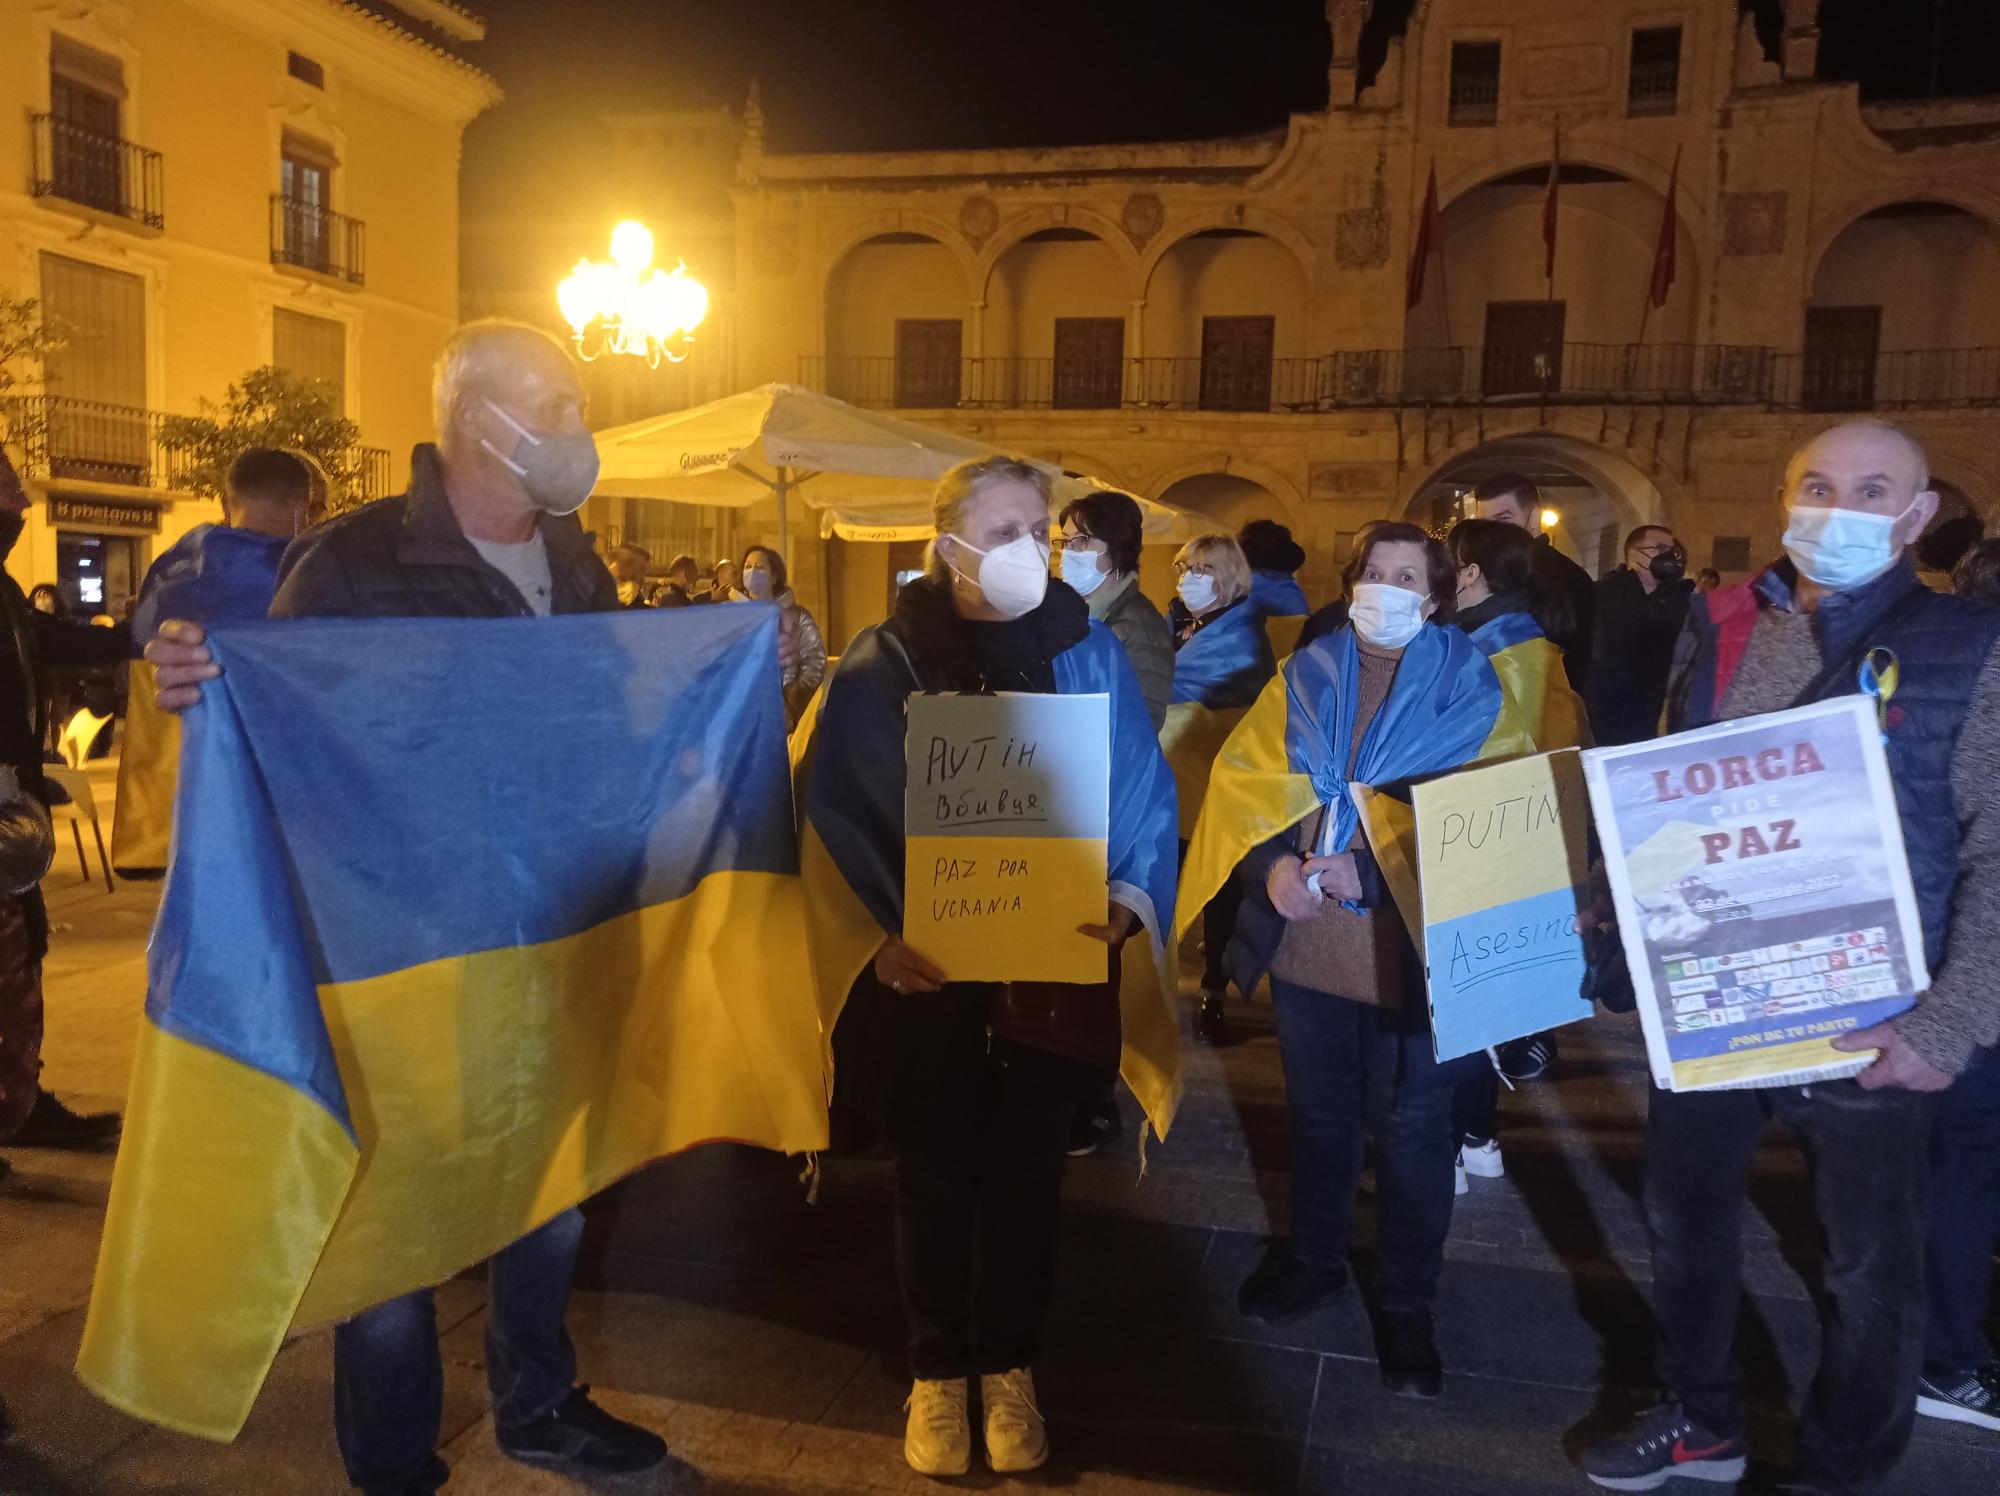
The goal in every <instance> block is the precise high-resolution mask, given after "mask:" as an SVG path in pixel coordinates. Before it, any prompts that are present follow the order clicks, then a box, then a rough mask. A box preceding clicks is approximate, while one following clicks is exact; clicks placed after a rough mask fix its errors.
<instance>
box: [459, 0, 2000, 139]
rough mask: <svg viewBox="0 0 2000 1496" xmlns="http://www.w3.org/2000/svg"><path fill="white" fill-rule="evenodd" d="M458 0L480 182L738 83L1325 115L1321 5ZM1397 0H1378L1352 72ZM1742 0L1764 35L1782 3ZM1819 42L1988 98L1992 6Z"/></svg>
mask: <svg viewBox="0 0 2000 1496" xmlns="http://www.w3.org/2000/svg"><path fill="white" fill-rule="evenodd" d="M468 3H469V4H470V5H471V7H472V8H473V9H475V10H476V11H478V12H479V13H480V14H482V15H484V16H486V17H487V18H488V20H489V22H490V39H489V40H488V41H487V42H486V43H484V44H483V45H481V46H478V47H474V48H471V49H469V52H468V55H470V56H472V57H473V58H474V60H476V61H478V62H479V63H480V64H481V65H482V66H483V67H485V68H486V69H487V70H488V71H490V72H491V73H493V74H494V75H495V76H496V77H497V78H499V80H500V82H501V83H502V85H503V86H505V88H506V89H507V91H508V94H509V102H508V103H507V104H506V105H505V106H503V107H502V108H501V109H499V110H497V111H495V112H494V113H493V114H491V115H489V116H488V117H487V118H486V119H485V120H482V121H480V122H479V123H478V124H476V125H475V126H474V127H473V132H472V134H471V136H470V137H469V138H468V143H467V153H468V165H469V167H470V168H471V169H472V170H474V171H475V172H477V171H479V170H481V169H482V168H483V167H485V166H487V165H488V164H489V163H490V162H491V159H492V158H493V157H494V156H496V155H501V154H504V151H505V147H506V141H507V138H508V136H509V135H510V134H511V133H512V132H513V131H515V130H520V129H530V128H533V126H534V123H535V121H536V120H537V119H538V118H546V117H547V116H548V115H549V114H550V113H552V112H553V113H563V114H572V113H574V112H576V111H579V110H583V111H588V110H592V109H602V108H616V107H653V108H660V107H667V108H671V107H683V106H693V105H701V104H721V105H728V106H730V107H732V108H733V107H738V106H740V105H741V103H742V101H743V95H744V90H745V87H746V86H747V84H748V82H749V79H750V78H751V76H752V75H753V74H755V75H756V76H757V77H759V78H760V79H761V80H762V86H763V99H764V108H765V115H766V120H767V131H768V136H767V138H768V140H769V143H770V146H771V148H772V149H774V150H780V151H800V150H856V149H884V148H895V147H933V148H943V147H952V146H1001V145H1020V146H1034V145H1061V144H1088V143H1096V142H1105V141H1121V140H1170V139H1191V138H1200V137H1204V136H1214V135H1228V134H1238V133H1245V132H1253V131H1260V130H1268V129H1272V128H1274V127H1277V126H1279V125H1282V124H1283V122H1284V120H1285V118H1286V116H1287V115H1288V114H1290V113H1292V112H1294V111H1300V110H1313V109H1319V108H1323V107H1324V106H1325V103H1326V61H1327V54H1328V50H1329V46H1330V43H1329V40H1328V35H1327V30H1326V23H1325V19H1324V11H1323V6H1322V0H1227V3H1216V0H1207V3H1202V4H1198V5H1180V6H1175V5H1167V4H1161V3H1159V0H1149V3H1140V0H1004V3H999V4H981V3H978V0H971V3H963V0H961V3H957V4H939V3H937V0H468ZM1411 3H1412V0H1382V3H1381V4H1379V5H1378V6H1377V14H1376V16H1375V17H1374V18H1373V19H1372V20H1371V22H1370V28H1371V33H1372V35H1369V36H1366V37H1364V48H1363V66H1364V69H1365V68H1366V67H1367V66H1368V65H1369V61H1370V54H1373V56H1374V57H1378V58H1379V55H1380V51H1381V47H1382V44H1383V38H1384V36H1385V35H1386V34H1387V32H1388V31H1389V30H1391V29H1398V30H1399V29H1400V27H1401V24H1402V20H1403V18H1404V17H1405V16H1406V15H1407V14H1408V11H1409V9H1410V6H1411ZM1574 3H1576V4H1578V5H1584V6H1588V5H1591V4H1594V3H1595V0H1574ZM1746 6H1747V7H1748V8H1754V9H1757V10H1759V11H1760V12H1761V13H1763V14H1762V16H1761V19H1762V20H1763V22H1764V23H1765V24H1766V25H1767V27H1774V26H1775V24H1776V21H1777V16H1778V12H1779V4H1778V0H1746ZM1190 16H1193V17H1195V19H1193V20H1189V19H1187V18H1188V17H1190ZM1934 27H1939V28H1941V29H1940V30H1938V31H1937V33H1936V35H1935V36H1934ZM1821 32H1822V37H1823V41H1822V47H1821V54H1820V62H1821V75H1822V76H1823V77H1827V78H1841V79H1851V78H1859V79H1860V80H1861V82H1862V85H1863V89H1864V92H1865V93H1866V94H1868V95H1869V96H1871V97H1912V96H1915V97H1921V96H1923V95H1926V94H1929V93H1931V92H1933V87H1932V83H1933V79H1932V62H1933V48H1934V41H1935V43H1936V46H1935V52H1936V57H1937V63H1938V75H1937V78H1936V85H1937V86H1936V90H1935V91H1936V92H1939V93H1943V94H1971V93H2000V0H1825V3H1824V6H1823V9H1822V13H1821ZM482 158H483V159H482Z"/></svg>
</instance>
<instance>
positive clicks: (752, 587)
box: [743, 566, 772, 602]
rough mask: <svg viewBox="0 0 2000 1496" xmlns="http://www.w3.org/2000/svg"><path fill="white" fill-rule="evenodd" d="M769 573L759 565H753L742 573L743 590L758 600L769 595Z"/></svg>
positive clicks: (770, 580)
mask: <svg viewBox="0 0 2000 1496" xmlns="http://www.w3.org/2000/svg"><path fill="white" fill-rule="evenodd" d="M771 582H772V576H771V573H769V572H768V571H766V570H764V568H763V567H761V566H753V567H751V568H750V569H749V570H748V571H746V572H744V573H743V590H744V591H745V592H747V593H749V594H750V596H751V597H753V598H755V599H756V600H757V601H758V602H763V601H764V599H766V598H767V597H769V596H770V595H771Z"/></svg>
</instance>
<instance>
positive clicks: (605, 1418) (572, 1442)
mask: <svg viewBox="0 0 2000 1496" xmlns="http://www.w3.org/2000/svg"><path fill="white" fill-rule="evenodd" d="M589 1392H590V1389H589V1388H588V1387H573V1388H571V1389H570V1394H569V1396H568V1397H567V1398H565V1399H564V1400H563V1401H562V1402H560V1403H558V1404H557V1405H556V1407H555V1408H554V1409H553V1410H552V1411H550V1412H548V1413H545V1414H543V1415H542V1416H541V1417H540V1418H537V1419H535V1420H534V1421H533V1422H530V1423H515V1424H507V1425H504V1426H502V1427H499V1428H496V1429H495V1430H494V1431H493V1436H494V1438H495V1439H496V1440H497V1441H498V1442H499V1445H500V1452H501V1453H502V1454H504V1455H506V1456H507V1458H508V1459H510V1460H519V1461H520V1462H521V1463H522V1464H524V1465H540V1466H542V1467H543V1468H544V1469H549V1470H559V1471H562V1472H564V1473H566V1474H569V1473H574V1472H577V1471H597V1472H600V1473H602V1474H605V1475H629V1474H630V1473H631V1472H633V1471H635V1470H650V1469H652V1467H653V1466H655V1465H657V1464H659V1463H660V1461H662V1460H664V1459H665V1458H666V1457H667V1441H666V1440H665V1439H662V1438H661V1437H660V1436H659V1435H658V1434H656V1433H653V1432H652V1431H651V1430H649V1429H643V1428H640V1427H639V1425H638V1424H636V1423H627V1422H625V1420H624V1419H622V1418H613V1417H612V1416H611V1415H610V1414H609V1413H607V1412H605V1411H604V1409H602V1408H600V1407H599V1406H598V1405H597V1404H596V1403H594V1402H592V1401H591V1400H590V1397H589Z"/></svg>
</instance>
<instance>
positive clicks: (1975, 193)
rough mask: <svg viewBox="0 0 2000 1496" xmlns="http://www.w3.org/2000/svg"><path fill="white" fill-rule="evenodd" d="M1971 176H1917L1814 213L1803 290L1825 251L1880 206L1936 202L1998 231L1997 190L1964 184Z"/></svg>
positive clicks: (1809, 285)
mask: <svg viewBox="0 0 2000 1496" xmlns="http://www.w3.org/2000/svg"><path fill="white" fill-rule="evenodd" d="M1972 180H1973V178H1972V177H1970V176H1967V177H1962V178H1956V179H1948V178H1943V177H1931V176H1927V177H1921V178H1918V179H1916V180H1913V181H1905V182H1899V183H1894V184H1891V185H1885V186H1881V187H1875V188H1871V189H1869V190H1868V191H1866V192H1860V193H1856V194H1854V195H1853V196H1851V197H1848V198H1846V199H1844V200H1842V201H1841V202H1840V203H1838V204H1837V205H1835V206H1833V207H1830V208H1826V209H1823V210H1821V211H1820V212H1819V213H1816V214H1815V215H1814V216H1813V221H1812V227H1811V229H1810V230H1809V231H1808V232H1807V235H1806V259H1805V286H1806V294H1807V295H1811V294H1812V286H1813V282H1814V281H1815V280H1817V279H1818V278H1819V270H1820V265H1821V263H1822V262H1823V261H1824V260H1825V259H1826V254H1827V251H1828V250H1830V249H1832V248H1833V246H1834V245H1835V243H1837V242H1838V241H1839V239H1840V237H1841V236H1842V235H1843V234H1845V233H1846V232H1847V231H1848V230H1849V229H1851V228H1853V227H1854V225H1856V224H1857V223H1859V222H1861V220H1862V219H1864V218H1866V217H1868V216H1869V215H1870V214H1871V213H1879V212H1881V210H1882V209H1884V208H1895V207H1900V206H1901V205H1903V204H1905V203H1937V204H1939V205H1940V206H1943V207H1947V208H1957V209H1959V210H1960V211H1961V212H1964V213H1969V214H1971V215H1972V217H1974V218H1976V219H1978V220H1979V221H1980V222H1981V223H1983V224H1984V225H1985V226H1986V227H1987V228H1988V229H1991V230H1993V231H1994V232H1995V233H1996V234H2000V193H1996V192H1982V191H1979V190H1978V189H1977V188H1974V187H1971V186H1969V185H1968V183H1969V182H1970V181H1972Z"/></svg>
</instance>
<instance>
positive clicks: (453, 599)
mask: <svg viewBox="0 0 2000 1496" xmlns="http://www.w3.org/2000/svg"><path fill="white" fill-rule="evenodd" d="M433 396H434V402H435V405H436V413H437V424H438V444H437V445H436V446H434V447H433V446H429V445H425V446H420V447H418V448H417V449H416V452H415V454H414V456H413V457H412V459H411V464H410V489H409V492H408V493H407V494H404V495H402V496H401V497H398V498H392V499H384V500H382V501H381V502H379V503H375V504H370V505H368V506H366V507H365V508H362V509H358V510H356V511H354V512H353V513H351V514H346V515H342V516H341V517H340V518H338V519H336V520H334V521H332V522H331V523H329V524H326V525H323V526H321V527H320V528H319V529H317V530H313V531H310V532H308V533H307V534H305V535H303V536H301V537H300V538H299V540H298V541H297V542H295V543H294V545H293V546H292V547H291V549H290V550H289V551H288V552H287V553H286V555H285V560H284V563H283V566H282V568H281V571H280V579H279V584H278V594H277V597H276V598H275V599H274V600H273V602H272V604H271V616H272V617H273V618H307V617H312V618H329V617H346V618H506V617H530V616H547V615H549V614H559V613H587V612H602V611H608V610H610V609H613V608H616V607H618V606H619V603H618V593H617V590H616V588H615V587H614V585H613V583H612V580H611V574H610V573H609V572H608V571H607V570H605V567H604V564H603V563H602V562H601V561H599V560H598V559H597V556H596V554H595V553H594V552H593V551H592V549H591V545H590V541H589V540H588V539H587V538H586V537H585V535H584V534H583V531H582V530H581V529H580V528H579V527H578V525H577V523H576V521H575V520H574V519H572V518H570V517H569V516H571V515H572V514H574V512H575V511H576V510H577V509H578V508H579V507H581V505H582V504H583V501H584V500H585V499H586V498H587V497H588V496H589V494H590V490H591V485H592V484H593V483H594V482H595V481H596V477H597V451H596V447H595V444H594V443H593V442H592V440H591V436H590V433H589V431H588V430H587V429H586V428H585V426H584V424H583V400H584V395H583V386H582V384H581V382H580V381H579V380H578V378H577V374H576V369H575V366H574V365H573V364H572V363H571V361H570V357H569V354H568V352H567V351H566V350H565V349H564V348H563V347H562V345H561V344H560V343H558V342H556V341H555V339H553V338H551V337H549V336H548V335H547V334H546V333H544V332H541V331H539V330H538V329H535V328H532V327H528V326H526V325H524V324H518V323H506V322H484V323H474V324H472V325H471V326H469V327H465V328H462V329H460V330H459V332H458V333H457V334H455V335H454V336H453V337H452V339H451V341H450V342H449V343H448V344H447V345H446V347H445V351H444V355H443V357H442V358H441V359H440V360H439V362H438V368H437V375H436V379H435V383H434V388H433ZM146 657H147V658H148V659H150V660H152V661H153V662H154V664H156V665H158V666H159V667H160V669H159V682H160V704H161V705H162V706H163V707H166V708H167V709H169V710H183V709H185V708H186V707H188V706H190V705H192V704H193V703H194V702H195V701H196V700H198V699H199V696H200V689H201V682H202V681H204V680H208V679H211V678H212V677H213V676H214V675H215V674H216V673H217V667H216V666H215V664H214V663H213V661H212V660H211V659H210V658H209V656H208V650H207V648H206V646H205V645H204V644H203V643H202V635H201V631H200V629H198V628H196V627H195V626H193V625H192V624H188V623H185V622H180V623H168V624H165V625H163V626H162V628H161V630H160V635H159V637H157V638H156V639H154V640H153V641H152V643H150V644H149V645H148V646H147V648H146ZM533 707H534V704H533V703H532V702H524V703H523V709H524V710H530V711H531V710H533ZM405 829H406V830H408V829H413V828H405ZM414 829H418V830H421V829H422V828H414ZM411 1225H412V1229H420V1228H421V1223H419V1222H412V1223H411ZM582 1235H583V1221H582V1217H581V1216H580V1215H579V1214H578V1213H577V1212H576V1211H574V1210H570V1211H565V1212H564V1213H563V1214H562V1215H560V1216H557V1217H556V1218H555V1219H554V1220H553V1221H551V1222H549V1223H548V1224H547V1225H545V1226H543V1227H541V1228H539V1229H538V1230H536V1231H533V1232H531V1233H530V1234H529V1235H527V1236H525V1237H523V1238H522V1239H521V1240H520V1241H518V1242H516V1243H514V1245H512V1246H511V1247H508V1248H506V1249H505V1250H503V1251H501V1252H500V1253H498V1254H497V1255H496V1256H495V1257H494V1259H493V1261H492V1264H491V1267H490V1270H489V1286H490V1288H491V1292H490V1293H489V1303H488V1306H487V1315H488V1323H487V1380H488V1382H489V1384H490V1386H491V1389H492V1394H493V1400H494V1424H495V1434H496V1437H497V1438H498V1441H499V1444H500V1448H501V1450H502V1452H503V1453H506V1454H508V1455H510V1456H512V1457H513V1458H515V1459H518V1460H522V1461H524V1462H526V1463H530V1464H537V1465H544V1466H550V1467H554V1468H557V1469H560V1470H565V1471H568V1472H570V1473H572V1474H592V1473H616V1472H622V1471H634V1470H641V1469H645V1468H647V1467H649V1466H652V1465H655V1464H658V1463H659V1462H660V1461H661V1460H662V1459H664V1458H665V1455H666V1445H665V1444H664V1443H663V1442H662V1441H661V1440H660V1439H659V1438H658V1437H656V1436H655V1435H653V1434H651V1433H648V1432H647V1431H646V1430H644V1429H641V1428H638V1427H636V1426H635V1425H633V1424H629V1423H625V1422H623V1421H622V1420H620V1419H617V1418H613V1417H612V1416H611V1415H610V1414H608V1413H606V1412H605V1411H604V1410H603V1409H601V1408H599V1407H598V1406H597V1405H596V1404H595V1403H593V1402H592V1401H591V1400H590V1399H589V1397H588V1396H587V1395H586V1394H585V1392H584V1389H583V1388H581V1387H578V1386H576V1385H575V1380H576V1355H575V1352H574V1350H573V1349H572V1348H571V1346H570V1340H569V1336H568V1333H567V1332H566V1331H565V1329H564V1327H563V1320H564V1317H565V1314H566V1312H567V1308H568V1302H569V1290H570V1280H571V1278H572V1276H573V1274H574V1270H575V1264H576V1253H577V1246H578V1243H579V1242H580V1240H581V1238H582ZM333 1378H334V1427H335V1431H336V1433H337V1434H338V1436H339V1442H340V1451H341V1458H342V1459H343V1460H344V1461H345V1462H346V1465H347V1473H348V1478H349V1479H350V1480H352V1481H353V1482H354V1484H355V1485H356V1486H358V1487H359V1488H360V1489H361V1490H362V1491H363V1492H367V1493H383V1496H387V1493H390V1492H395V1493H415V1492H424V1491H433V1490H436V1489H437V1488H438V1487H439V1486H440V1485H442V1484H443V1483H444V1480H445V1478H446V1475H447V1473H448V1472H447V1471H446V1469H445V1466H444V1464H443V1462H442V1461H441V1460H439V1459H438V1457H437V1454H436V1446H437V1440H438V1432H439V1423H440V1419H441V1417H442V1414H443V1395H444V1380H443V1371H442V1366H441V1363H440V1361H439V1355H438V1344H437V1321H436V1314H435V1310H434V1308H433V1305H432V1299H431V1295H430V1293H429V1292H427V1291H426V1292H419V1293H413V1294H407V1295H405V1296H404V1297H402V1298H400V1299H392V1300H391V1301H389V1302H388V1303H386V1304H381V1305H378V1306H376V1307H375V1308H373V1309H370V1310H367V1311H366V1312H364V1313H362V1314H359V1315H357V1316H355V1317H354V1318H353V1319H351V1320H348V1321H347V1322H346V1323H345V1324H342V1325H340V1326H339V1327H338V1328H337V1329H336V1330H335V1331H334V1361H333Z"/></svg>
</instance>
